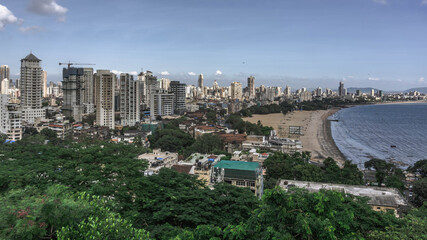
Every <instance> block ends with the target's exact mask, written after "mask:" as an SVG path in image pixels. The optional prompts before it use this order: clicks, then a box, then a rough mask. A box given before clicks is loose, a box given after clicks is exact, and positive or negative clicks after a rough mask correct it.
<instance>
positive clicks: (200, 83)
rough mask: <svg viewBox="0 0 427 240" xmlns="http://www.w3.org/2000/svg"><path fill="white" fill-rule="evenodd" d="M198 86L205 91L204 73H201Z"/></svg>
mask: <svg viewBox="0 0 427 240" xmlns="http://www.w3.org/2000/svg"><path fill="white" fill-rule="evenodd" d="M197 86H198V87H199V88H200V89H202V91H203V74H200V75H199V80H198V82H197Z"/></svg>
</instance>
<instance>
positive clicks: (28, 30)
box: [19, 26, 44, 33]
mask: <svg viewBox="0 0 427 240" xmlns="http://www.w3.org/2000/svg"><path fill="white" fill-rule="evenodd" d="M19 31H20V32H23V33H36V32H43V31H44V28H42V27H39V26H30V27H20V28H19Z"/></svg>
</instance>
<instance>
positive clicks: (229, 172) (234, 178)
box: [211, 160, 264, 197]
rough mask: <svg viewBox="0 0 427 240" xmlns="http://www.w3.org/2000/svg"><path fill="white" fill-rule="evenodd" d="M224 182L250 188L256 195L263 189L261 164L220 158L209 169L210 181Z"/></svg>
mask: <svg viewBox="0 0 427 240" xmlns="http://www.w3.org/2000/svg"><path fill="white" fill-rule="evenodd" d="M220 182H225V183H229V184H231V185H234V186H237V187H247V188H250V189H251V190H252V191H253V192H254V194H255V195H256V196H257V197H261V196H262V194H263V191H264V179H263V175H262V168H261V165H260V164H259V163H257V162H243V161H229V160H221V161H219V162H217V163H216V164H215V165H213V167H212V169H211V183H214V184H215V183H220Z"/></svg>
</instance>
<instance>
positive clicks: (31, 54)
mask: <svg viewBox="0 0 427 240" xmlns="http://www.w3.org/2000/svg"><path fill="white" fill-rule="evenodd" d="M22 60H29V61H41V60H40V59H38V58H37V57H36V56H34V54H33V53H30V54H28V55H27V56H26V57H25V58H24V59H22Z"/></svg>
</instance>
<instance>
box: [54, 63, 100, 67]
mask: <svg viewBox="0 0 427 240" xmlns="http://www.w3.org/2000/svg"><path fill="white" fill-rule="evenodd" d="M61 65H68V68H70V66H71V65H95V64H93V63H72V62H67V63H59V66H61Z"/></svg>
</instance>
